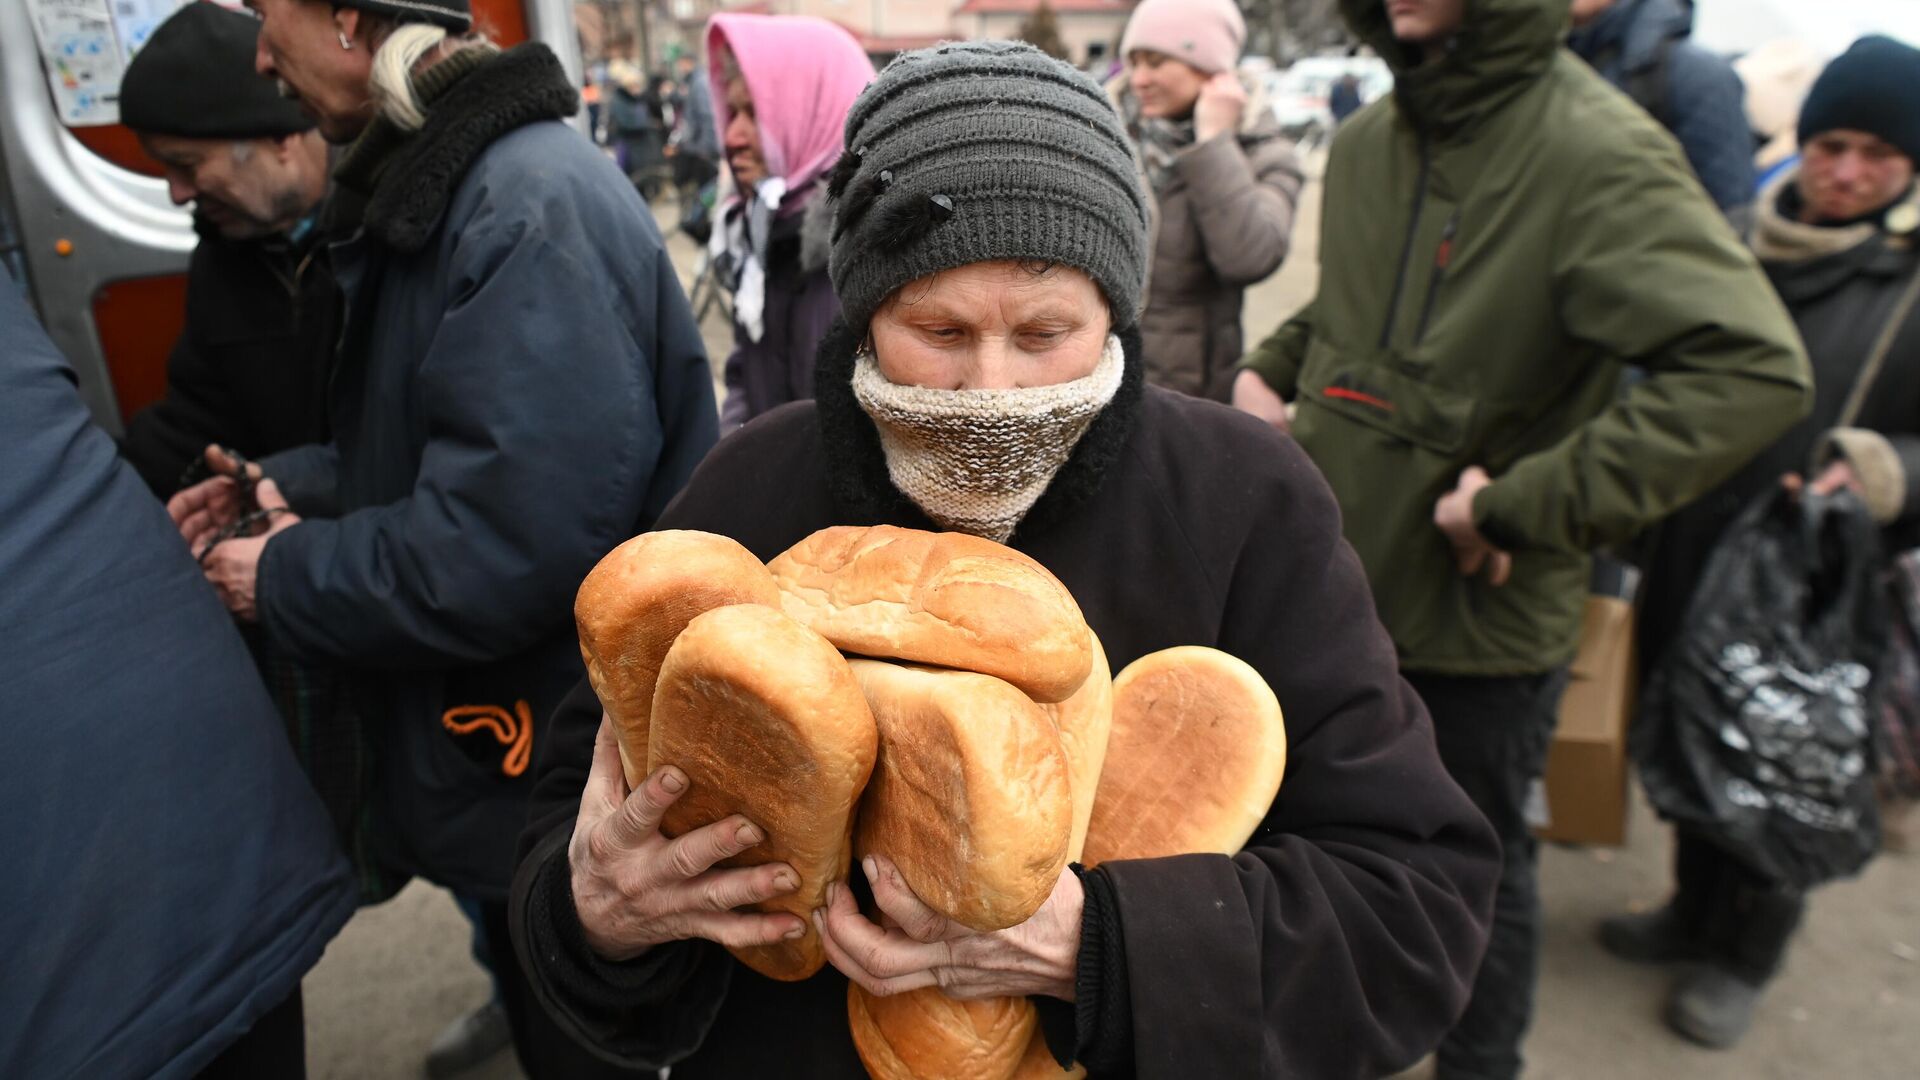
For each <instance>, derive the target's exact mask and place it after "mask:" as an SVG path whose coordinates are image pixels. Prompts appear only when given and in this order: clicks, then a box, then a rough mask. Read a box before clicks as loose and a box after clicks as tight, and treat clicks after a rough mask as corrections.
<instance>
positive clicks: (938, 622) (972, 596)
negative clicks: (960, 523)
mask: <svg viewBox="0 0 1920 1080" xmlns="http://www.w3.org/2000/svg"><path fill="white" fill-rule="evenodd" d="M767 569H769V570H771V571H772V572H773V577H774V580H775V581H777V582H778V583H779V585H780V591H781V593H782V596H783V601H784V604H785V610H786V612H787V614H789V615H791V616H793V617H794V618H796V619H798V620H800V621H801V622H803V623H805V624H807V625H808V626H811V627H813V629H814V630H815V631H817V632H818V633H819V634H820V636H822V637H824V638H826V639H827V640H828V641H831V642H833V643H834V644H835V645H837V646H839V647H840V649H841V651H843V652H847V653H851V654H854V655H858V656H867V657H873V658H875V659H890V660H910V661H913V662H915V663H920V664H933V665H935V666H938V667H948V668H955V669H957V670H960V671H973V672H978V673H979V674H982V675H991V676H993V677H994V678H996V679H1004V680H1006V681H1007V682H1010V683H1012V684H1013V685H1015V686H1017V687H1019V688H1020V689H1021V690H1023V691H1025V692H1026V693H1027V695H1028V696H1029V697H1031V698H1033V699H1034V700H1035V701H1041V702H1052V701H1063V700H1065V699H1066V698H1067V697H1068V696H1069V695H1071V694H1072V693H1073V692H1074V691H1075V690H1078V689H1079V688H1080V684H1081V683H1082V682H1084V681H1085V680H1086V677H1087V672H1088V670H1089V669H1090V668H1091V666H1092V663H1093V660H1092V655H1091V652H1090V649H1089V644H1088V633H1087V623H1086V620H1085V619H1084V618H1083V617H1082V616H1081V614H1080V606H1079V605H1078V604H1076V603H1074V602H1073V597H1072V596H1071V595H1069V594H1068V592H1067V587H1066V586H1065V585H1062V584H1060V581H1059V579H1057V578H1055V577H1054V576H1053V575H1052V574H1051V573H1048V572H1047V569H1046V568H1045V567H1043V566H1041V565H1040V564H1039V563H1037V562H1035V561H1034V560H1033V559H1031V558H1029V557H1028V556H1026V555H1023V554H1021V553H1020V552H1018V551H1015V550H1013V549H1012V548H1010V547H1006V546H1004V545H1001V544H996V543H994V542H993V541H991V540H984V539H982V538H980V537H977V536H969V535H967V534H965V533H930V532H921V531H919V530H917V529H900V528H895V527H893V526H891V525H876V526H873V527H870V528H861V527H855V526H846V527H839V528H831V529H822V530H820V531H819V532H817V533H814V534H813V535H812V536H809V537H807V538H806V539H805V540H802V541H800V542H799V543H798V544H795V545H794V546H793V547H791V548H789V549H787V550H786V551H785V552H783V553H782V554H781V555H780V556H779V557H777V558H775V559H774V560H773V561H772V562H771V563H768V564H767Z"/></svg>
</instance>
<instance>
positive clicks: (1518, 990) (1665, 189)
mask: <svg viewBox="0 0 1920 1080" xmlns="http://www.w3.org/2000/svg"><path fill="white" fill-rule="evenodd" d="M1342 12H1343V14H1344V15H1345V17H1346V20H1347V24H1348V25H1349V26H1350V27H1352V28H1353V31H1354V33H1355V34H1356V35H1357V36H1359V37H1360V38H1361V39H1362V40H1363V41H1365V42H1367V43H1368V44H1369V45H1371V46H1373V48H1374V49H1375V50H1376V51H1377V52H1379V54H1380V55H1381V56H1382V57H1383V58H1384V59H1385V60H1386V62H1387V64H1388V65H1389V66H1390V67H1391V68H1392V69H1393V71H1394V75H1395V80H1394V92H1393V99H1392V101H1391V102H1390V103H1388V104H1389V105H1390V106H1391V107H1389V108H1380V107H1375V108H1370V109H1364V110H1362V111H1361V112H1360V113H1359V114H1358V115H1356V116H1355V117H1354V118H1353V120H1352V121H1350V122H1349V123H1348V124H1347V125H1346V126H1345V127H1344V128H1342V129H1340V133H1339V134H1338V135H1337V136H1335V137H1334V141H1333V146H1332V149H1331V150H1330V152H1329V154H1328V158H1327V171H1326V181H1325V192H1326V201H1325V204H1324V206H1323V207H1322V226H1321V243H1320V253H1321V273H1320V282H1319V291H1318V292H1317V294H1316V295H1315V297H1314V299H1313V301H1312V302H1311V303H1310V304H1309V305H1308V306H1307V307H1306V308H1305V309H1304V310H1302V311H1301V312H1299V313H1298V314H1296V315H1295V316H1294V317H1293V319H1292V320H1290V321H1289V322H1288V323H1287V324H1286V325H1285V326H1282V327H1281V328H1280V329H1279V330H1278V331H1276V332H1275V333H1274V334H1273V335H1272V336H1271V337H1269V338H1268V339H1267V340H1266V341H1265V342H1264V343H1262V344H1261V346H1260V347H1259V348H1258V349H1256V350H1255V351H1254V352H1253V354H1252V355H1250V356H1249V357H1247V359H1246V361H1245V367H1246V370H1245V371H1243V372H1242V373H1241V375H1240V376H1239V379H1240V382H1239V383H1238V384H1236V388H1235V389H1236V396H1235V400H1236V403H1240V404H1245V405H1246V406H1247V407H1249V408H1253V409H1261V410H1263V411H1262V415H1265V416H1267V417H1269V418H1270V419H1271V420H1272V421H1273V422H1276V423H1279V424H1286V423H1288V419H1287V414H1286V411H1285V407H1284V405H1283V404H1282V402H1283V401H1284V400H1293V401H1294V402H1295V404H1296V411H1295V413H1294V415H1293V418H1292V420H1291V424H1292V428H1291V430H1292V431H1293V434H1294V437H1295V438H1297V439H1298V440H1299V441H1300V445H1301V446H1302V447H1304V448H1305V449H1306V451H1307V453H1308V454H1309V455H1310V456H1311V457H1312V458H1313V461H1314V464H1316V465H1318V466H1319V467H1320V469H1321V470H1322V471H1323V472H1324V473H1326V475H1327V480H1328V482H1329V483H1330V484H1331V486H1332V488H1333V491H1334V494H1335V495H1336V496H1337V497H1338V498H1339V500H1340V507H1341V512H1342V515H1343V520H1344V521H1345V524H1346V535H1347V538H1348V539H1349V540H1351V541H1352V542H1353V545H1354V547H1355V548H1356V549H1357V550H1358V551H1359V553H1360V559H1361V562H1362V563H1363V564H1365V566H1366V568H1367V576H1368V580H1369V581H1370V582H1371V583H1372V585H1373V594H1374V597H1375V598H1376V599H1377V600H1378V601H1379V604H1380V615H1381V619H1382V621H1384V622H1385V623H1386V626H1387V629H1388V631H1389V632H1390V633H1391V634H1392V635H1393V640H1394V645H1395V646H1396V647H1397V648H1398V650H1399V655H1400V664H1401V667H1402V669H1403V670H1405V671H1406V672H1407V673H1408V679H1409V681H1411V682H1412V683H1413V685H1414V688H1415V689H1417V690H1418V691H1420V694H1421V696H1422V697H1423V698H1424V699H1425V701H1426V704H1427V708H1428V709H1430V710H1431V711H1432V713H1433V723H1434V731H1435V734H1436V736H1437V737H1438V739H1439V742H1440V756H1441V758H1442V759H1443V760H1444V761H1445V762H1446V763H1447V767H1448V769H1449V770H1450V771H1451V772H1452V774H1453V776H1454V778H1455V779H1456V780H1458V781H1460V784H1461V786H1462V787H1464V788H1465V789H1466V790H1467V793H1468V794H1469V795H1471V796H1473V798H1474V801H1475V803H1476V805H1478V806H1479V807H1480V809H1481V811H1482V812H1483V813H1485V814H1486V815H1487V817H1488V819H1489V820H1490V821H1492V822H1493V825H1494V828H1495V829H1496V830H1497V831H1498V832H1499V833H1500V836H1501V841H1502V844H1503V845H1504V847H1505V852H1506V868H1505V874H1504V876H1503V878H1502V880H1501V884H1500V892H1499V897H1498V900H1497V901H1496V903H1495V908H1494V925H1493V934H1492V940H1491V942H1490V943H1489V945H1488V947H1487V959H1486V962H1485V964H1484V965H1482V967H1481V969H1480V973H1479V975H1478V977H1477V982H1476V985H1475V988H1474V995H1473V1001H1472V1003H1471V1004H1470V1005H1469V1006H1468V1008H1467V1011H1466V1013H1465V1014H1464V1015H1463V1016H1462V1018H1461V1020H1460V1023H1459V1025H1458V1026H1457V1027H1456V1028H1455V1029H1454V1031H1453V1032H1452V1033H1450V1034H1449V1036H1448V1038H1447V1040H1446V1041H1445V1042H1443V1043H1442V1044H1441V1047H1440V1051H1439V1054H1438V1064H1439V1076H1440V1077H1441V1078H1442V1080H1453V1078H1457V1077H1471V1078H1475V1080H1499V1078H1511V1077H1513V1076H1515V1075H1517V1074H1518V1073H1519V1071H1520V1069H1521V1065H1522V1059H1521V1044H1522V1043H1523V1041H1524V1039H1525V1035H1526V1029H1527V1026H1528V1024H1529V1022H1530V1021H1531V1017H1532V1012H1533V996H1534V986H1535V982H1536V979H1537V972H1538V960H1539V940H1540V938H1539V934H1540V914H1539V910H1540V909H1539V892H1538V888H1537V881H1536V874H1535V864H1536V859H1537V845H1536V842H1535V840H1534V838H1533V834H1532V830H1531V828H1530V826H1529V823H1528V820H1527V810H1526V807H1527V805H1528V802H1529V798H1530V793H1531V792H1532V791H1533V790H1534V785H1535V784H1536V783H1538V782H1539V781H1540V779H1541V777H1542V775H1543V773H1544V771H1545V769H1546V757H1547V752H1548V748H1549V746H1550V745H1551V742H1552V737H1553V730H1554V725H1555V724H1556V723H1557V721H1558V717H1559V705H1560V697H1561V693H1562V691H1563V690H1564V689H1565V687H1566V682H1567V676H1568V664H1569V663H1570V661H1572V659H1573V657H1574V653H1575V651H1576V649H1577V647H1578V644H1579V633H1580V623H1581V614H1582V610H1583V608H1584V606H1585V604H1586V600H1587V595H1588V585H1589V582H1590V581H1591V575H1592V564H1591V559H1590V556H1589V552H1590V551H1591V549H1593V548H1595V547H1598V546H1602V545H1606V544H1610V543H1619V542H1621V541H1624V540H1626V539H1628V538H1630V537H1632V536H1634V535H1635V534H1637V533H1638V532H1639V531H1640V530H1641V529H1643V528H1645V527H1646V526H1648V525H1650V524H1652V523H1653V522H1655V521H1657V520H1658V519H1660V518H1661V517H1664V516H1665V515H1667V514H1669V513H1671V512H1672V511H1673V510H1675V509H1677V508H1678V507H1680V506H1682V505H1684V504H1685V503H1687V502H1688V501H1690V500H1692V499H1693V498H1695V497H1697V496H1698V495H1699V494H1700V493H1702V492H1704V491H1707V490H1709V489H1711V488H1712V487H1713V486H1714V485H1715V484H1717V483H1719V482H1720V481H1721V480H1723V479H1725V478H1726V477H1727V476H1729V475H1731V474H1732V473H1733V472H1734V471H1735V470H1736V469H1738V468H1739V467H1740V466H1741V465H1742V464H1743V463H1744V462H1745V461H1746V460H1747V459H1748V458H1750V457H1752V456H1753V455H1754V454H1755V453H1757V452H1758V451H1759V450H1760V448H1761V447H1763V446H1765V445H1766V444H1767V442H1769V441H1770V440H1771V439H1772V438H1774V437H1775V436H1776V435H1777V434H1778V433H1779V432H1782V431H1785V430H1786V429H1787V428H1788V427H1790V426H1791V425H1792V424H1793V422H1794V421H1795V420H1797V419H1798V418H1799V416H1800V415H1801V413H1802V412H1804V411H1805V409H1806V407H1807V398H1808V393H1807V381H1808V376H1807V371H1806V357H1805V355H1804V354H1803V352H1802V351H1801V347H1800V343H1799V340H1798V336H1797V335H1796V334H1795V333H1794V329H1793V324H1792V323H1791V322H1790V321H1789V320H1788V318H1787V313H1786V311H1785V310H1784V309H1783V308H1782V307H1781V305H1780V301H1779V299H1778V298H1776V297H1775V296H1774V295H1773V292H1772V290H1771V289H1769V288H1768V287H1767V282H1766V278H1765V276H1764V275H1762V274H1761V272H1760V268H1759V266H1758V265H1756V264H1755V262H1754V259H1753V256H1752V255H1751V254H1750V253H1749V252H1747V251H1746V250H1745V249H1744V248H1743V247H1742V246H1741V245H1740V242H1739V238H1738V237H1737V236H1736V235H1734V233H1733V231H1732V230H1731V229H1729V228H1728V227H1727V224H1726V222H1725V221H1723V220H1721V218H1720V216H1719V215H1718V214H1716V213H1714V210H1713V206H1712V204H1711V203H1710V202H1709V201H1708V200H1707V198H1706V196H1705V195H1704V194H1703V193H1702V192H1701V190H1700V186H1699V184H1698V183H1696V182H1695V181H1694V179H1693V177H1692V176H1691V175H1690V174H1689V173H1688V170H1687V165H1686V162H1685V160H1684V159H1682V157H1681V155H1680V151H1679V147H1678V146H1676V145H1675V144H1674V141H1673V139H1672V138H1671V137H1670V136H1668V135H1667V134H1666V133H1665V132H1664V131H1661V130H1660V129H1659V128H1658V127H1657V126H1656V125H1655V124H1654V122H1653V120H1652V119H1651V118H1649V117H1648V116H1647V115H1646V113H1645V112H1643V111H1642V110H1640V109H1638V108H1636V107H1635V106H1633V104H1632V103H1630V102H1628V101H1627V100H1626V99H1625V98H1624V97H1622V96H1621V95H1620V94H1619V93H1618V92H1617V91H1615V90H1614V89H1613V88H1612V87H1610V86H1608V85H1607V84H1606V83H1605V82H1604V81H1603V80H1602V79H1601V78H1600V77H1599V76H1598V75H1597V74H1595V73H1594V72H1593V70H1592V69H1591V68H1590V67H1588V66H1587V65H1586V64H1584V63H1582V62H1581V61H1580V60H1579V59H1578V58H1576V57H1574V56H1573V55H1572V54H1570V53H1568V52H1567V51H1566V50H1565V49H1563V48H1561V47H1560V41H1561V37H1562V35H1563V34H1564V33H1565V29H1566V18H1567V0H1471V2H1468V0H1390V2H1388V0H1343V4H1342ZM1626 364H1634V365H1637V366H1639V367H1641V368H1643V369H1645V370H1646V371H1647V372H1648V376H1647V378H1646V379H1645V380H1643V381H1641V382H1639V383H1637V384H1635V385H1634V386H1633V387H1632V388H1630V389H1628V390H1627V391H1626V392H1624V393H1622V392H1621V391H1620V383H1621V372H1622V368H1623V366H1624V365H1626ZM1249 398H1250V399H1251V400H1248V399H1249Z"/></svg>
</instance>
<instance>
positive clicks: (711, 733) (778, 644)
mask: <svg viewBox="0 0 1920 1080" xmlns="http://www.w3.org/2000/svg"><path fill="white" fill-rule="evenodd" d="M878 746H879V736H878V734H877V732H876V730H875V728H874V723H873V715H872V713H870V712H869V711H868V709H867V702H866V698H865V696H863V695H862V694H861V693H860V686H859V684H858V683H857V682H855V681H854V678H853V671H852V670H851V669H850V668H849V667H848V666H847V661H846V659H845V658H844V657H842V656H841V655H840V653H839V652H838V651H837V650H836V649H834V647H833V646H832V645H830V644H828V643H827V641H826V639H825V638H822V637H821V636H820V635H818V634H816V633H814V632H813V631H811V630H809V629H807V628H806V627H804V626H801V625H800V624H799V623H797V622H794V621H793V620H792V619H790V618H788V617H787V616H786V615H784V614H782V613H780V612H779V611H776V610H774V609H773V608H770V607H764V606H761V605H759V604H737V605H734V606H732V607H723V608H715V609H713V610H712V611H709V612H707V613H705V614H703V615H700V616H699V617H697V618H695V619H694V620H693V621H692V622H690V623H688V624H687V628H686V629H685V630H683V631H681V632H680V636H679V637H678V638H677V639H675V641H674V643H673V648H671V649H669V650H668V651H667V658H666V661H665V663H663V664H662V665H661V666H660V681H659V685H658V687H657V688H656V689H655V691H654V697H653V716H652V723H651V725H650V727H649V731H648V744H647V768H648V771H649V772H651V771H652V770H654V769H658V768H660V767H661V766H663V765H673V766H675V767H677V768H679V769H680V770H681V771H682V772H684V773H686V774H687V790H686V793H685V794H683V795H681V796H680V798H679V799H678V800H677V801H675V802H674V804H673V805H672V806H670V807H668V808H667V813H666V816H665V818H664V819H663V820H662V822H661V826H660V829H661V832H662V833H663V834H665V835H667V836H680V835H682V834H684V833H686V832H689V831H691V830H693V829H697V828H700V827H701V826H704V825H709V824H712V823H713V822H716V821H719V820H721V819H723V818H725V817H728V816H729V815H732V814H742V815H745V817H746V818H747V820H749V821H751V822H753V823H754V824H755V825H757V826H758V827H759V828H761V829H762V830H764V831H765V834H766V838H765V840H763V841H762V842H761V843H760V844H758V845H755V846H754V847H751V848H749V849H747V850H746V851H744V852H742V853H740V854H739V855H736V856H734V857H733V858H731V859H728V860H725V861H724V862H723V863H722V864H721V865H723V866H757V865H760V864H762V863H769V862H784V863H786V864H787V865H789V866H791V867H793V869H794V871H795V872H796V873H797V874H799V876H800V887H799V889H798V890H796V891H795V892H792V893H789V894H787V895H784V896H779V897H775V898H774V899H772V900H768V901H765V902H763V903H760V904H757V905H755V909H756V910H759V911H768V912H780V911H784V912H789V913H791V914H794V915H798V916H799V917H800V919H801V920H802V921H803V922H804V923H806V933H805V934H804V935H803V936H802V937H800V938H799V939H797V940H794V941H782V942H779V943H777V944H773V945H763V946H755V947H751V948H736V949H734V950H733V954H734V955H735V956H737V957H739V959H740V961H741V963H744V964H746V965H747V966H748V967H750V968H752V969H753V970H755V971H757V972H759V973H760V974H762V975H765V976H767V977H769V978H774V979H786V980H797V979H804V978H807V977H808V976H810V975H812V974H813V973H814V972H816V971H819V970H820V966H821V965H822V964H824V963H825V962H826V952H825V948H824V946H823V945H822V944H821V941H820V935H819V933H818V931H816V930H815V929H814V926H813V922H812V919H811V915H812V913H813V911H814V910H815V909H816V908H820V907H824V906H825V904H826V887H827V885H828V884H829V883H831V882H835V881H841V880H844V879H845V878H846V875H847V868H848V866H849V865H850V864H851V860H852V842H853V817H854V808H855V805H856V803H857V802H858V800H859V798H860V794H861V792H863V791H864V790H865V789H866V786H867V777H868V775H869V774H870V773H871V772H872V770H873V760H874V755H875V753H876V752H877V750H878Z"/></svg>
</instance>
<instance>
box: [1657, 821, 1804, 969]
mask: <svg viewBox="0 0 1920 1080" xmlns="http://www.w3.org/2000/svg"><path fill="white" fill-rule="evenodd" d="M1673 878H1674V885H1675V889H1674V894H1673V912H1674V915H1675V916H1676V917H1677V918H1679V919H1680V922H1681V925H1682V926H1685V927H1687V928H1688V929H1689V930H1690V931H1691V932H1692V933H1693V934H1695V935H1697V940H1699V941H1702V942H1704V943H1705V944H1706V946H1707V958H1708V960H1709V961H1710V962H1712V963H1714V964H1718V965H1720V966H1721V967H1724V968H1726V969H1727V970H1728V971H1731V972H1732V973H1733V974H1735V975H1738V976H1739V977H1740V978H1741V979H1744V980H1745V981H1747V982H1749V983H1752V984H1753V985H1755V986H1761V985H1764V984H1765V983H1766V982H1767V980H1769V979H1771V978H1773V976H1774V973H1776V972H1778V971H1779V970H1780V964H1781V962H1782V961H1784V960H1785V959H1786V955H1787V944H1788V942H1790V941H1792V940H1793V932H1794V931H1795V930H1796V929H1798V928H1799V926H1800V919H1801V917H1802V916H1803V915H1804V914H1805V913H1806V909H1807V897H1806V894H1805V893H1803V892H1801V891H1800V890H1798V889H1796V888H1794V887H1792V886H1791V885H1785V884H1781V883H1779V882H1776V881H1774V880H1773V879H1771V878H1769V877H1767V876H1766V875H1764V874H1762V873H1760V872H1758V871H1756V870H1754V869H1753V868H1752V867H1750V866H1748V865H1747V864H1746V863H1744V862H1742V861H1740V859H1739V858H1738V857H1737V856H1735V855H1732V854H1730V853H1729V852H1727V851H1726V850H1725V849H1724V848H1721V847H1720V846H1719V845H1717V844H1714V843H1713V842H1712V841H1710V840H1707V839H1705V838H1703V837H1701V836H1698V835H1695V834H1693V833H1690V832H1688V831H1687V830H1686V829H1684V828H1682V829H1678V830H1676V832H1675V835H1674V852H1673Z"/></svg>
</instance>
